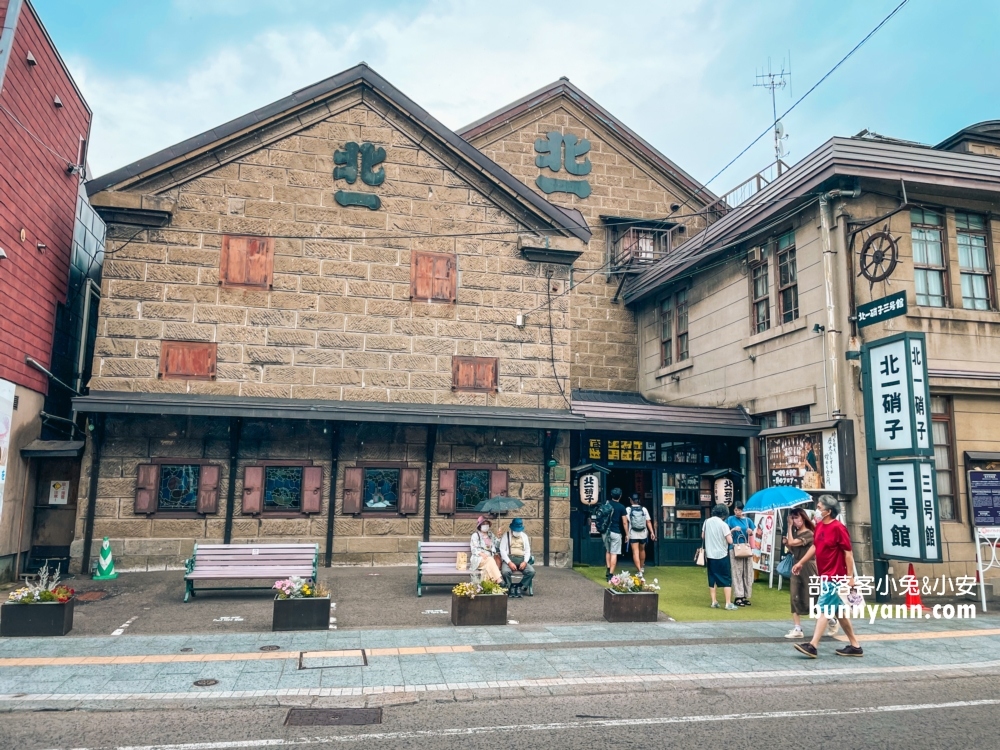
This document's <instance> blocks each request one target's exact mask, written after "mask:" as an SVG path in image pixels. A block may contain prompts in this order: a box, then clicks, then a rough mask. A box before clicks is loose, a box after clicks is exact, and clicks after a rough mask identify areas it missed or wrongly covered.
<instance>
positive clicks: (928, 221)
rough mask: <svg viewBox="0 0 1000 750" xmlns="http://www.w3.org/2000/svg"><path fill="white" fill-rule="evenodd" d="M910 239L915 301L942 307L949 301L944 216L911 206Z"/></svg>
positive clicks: (927, 305)
mask: <svg viewBox="0 0 1000 750" xmlns="http://www.w3.org/2000/svg"><path fill="white" fill-rule="evenodd" d="M910 241H911V244H912V246H913V285H914V287H915V290H916V298H917V304H918V305H920V306H923V307H945V306H946V305H947V304H948V295H947V288H948V284H947V281H946V279H947V266H946V265H945V256H944V218H943V217H942V216H941V215H940V214H938V213H935V212H933V211H928V210H925V209H922V208H914V209H911V210H910Z"/></svg>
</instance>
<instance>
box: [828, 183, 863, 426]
mask: <svg viewBox="0 0 1000 750" xmlns="http://www.w3.org/2000/svg"><path fill="white" fill-rule="evenodd" d="M860 195H861V189H860V188H855V189H854V190H830V191H828V192H826V193H823V194H822V195H820V197H819V220H820V229H821V231H820V234H821V235H822V240H823V292H824V294H825V297H826V331H825V336H826V356H825V357H824V365H823V369H824V372H825V371H826V370H827V369H828V368H829V371H830V373H831V376H832V383H830V385H828V386H827V389H826V409H827V416H828V418H829V419H836V418H837V417H840V416H841V411H840V373H839V371H838V369H837V364H838V363H837V349H838V347H837V338H836V337H837V335H838V334H840V333H842V331H839V330H838V329H837V290H836V284H835V276H834V274H835V272H836V266H835V265H834V255H835V254H836V252H837V251H836V250H835V249H834V248H833V242H832V241H831V238H830V231H831V228H832V227H833V216H832V209H831V206H830V201H831V200H833V199H835V198H857V197H859V196H860Z"/></svg>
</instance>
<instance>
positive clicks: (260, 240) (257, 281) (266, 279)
mask: <svg viewBox="0 0 1000 750" xmlns="http://www.w3.org/2000/svg"><path fill="white" fill-rule="evenodd" d="M273 267H274V239H273V238H271V237H254V238H253V239H251V240H249V241H248V242H247V273H246V285H247V286H259V287H261V288H263V289H268V288H270V286H271V283H272V276H273V274H272V269H273Z"/></svg>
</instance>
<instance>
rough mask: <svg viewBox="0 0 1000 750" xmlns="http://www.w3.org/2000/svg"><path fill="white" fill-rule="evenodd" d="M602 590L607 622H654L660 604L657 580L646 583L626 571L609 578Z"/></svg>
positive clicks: (640, 577)
mask: <svg viewBox="0 0 1000 750" xmlns="http://www.w3.org/2000/svg"><path fill="white" fill-rule="evenodd" d="M608 586H609V587H608V588H607V589H605V590H604V619H605V620H607V621H608V622H656V617H657V610H658V608H659V603H660V595H659V591H660V586H659V580H658V579H656V578H654V579H653V582H652V583H647V582H646V579H645V578H643V577H642V576H641V575H638V574H635V575H633V574H632V573H629V572H628V571H627V570H626V571H622V572H621V573H618V574H617V575H614V576H612V577H611V581H610V582H609V584H608Z"/></svg>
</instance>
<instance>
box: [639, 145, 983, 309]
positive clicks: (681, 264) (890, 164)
mask: <svg viewBox="0 0 1000 750" xmlns="http://www.w3.org/2000/svg"><path fill="white" fill-rule="evenodd" d="M837 177H845V178H847V177H853V178H869V179H879V180H887V181H892V182H896V183H898V182H899V181H900V180H903V181H905V182H906V184H908V185H909V184H912V185H934V186H939V187H950V188H961V189H968V190H983V191H991V192H1000V159H997V158H996V157H992V156H980V155H977V154H963V153H956V152H954V151H938V150H935V149H930V148H927V147H924V146H912V145H905V144H900V143H896V142H892V141H881V140H869V139H864V138H831V139H830V140H828V141H827V142H826V143H824V144H823V145H822V146H820V147H819V148H818V149H816V150H815V151H813V152H812V153H811V154H809V155H808V156H806V157H805V158H804V159H802V161H800V162H799V163H798V164H796V165H795V166H794V167H792V168H791V169H790V170H788V171H787V172H785V173H784V174H783V175H782V176H781V177H779V178H778V179H776V180H775V181H774V182H772V183H770V184H769V185H768V186H767V187H765V188H764V189H763V190H761V191H760V192H759V193H757V194H755V195H754V196H753V198H751V199H750V200H748V201H747V202H746V203H743V204H741V205H739V206H737V207H736V208H735V209H733V210H732V211H731V212H729V213H728V214H726V215H725V216H723V217H722V218H721V219H719V220H718V221H717V222H715V223H714V224H712V225H711V226H709V227H708V228H707V229H705V230H703V231H702V232H701V233H700V234H697V235H695V236H694V237H692V238H691V239H689V240H688V241H687V242H685V243H684V244H682V245H680V246H679V247H678V248H676V249H675V250H674V251H672V252H671V253H670V254H669V255H668V256H667V257H666V258H664V259H663V260H661V261H660V262H658V263H657V264H655V265H653V266H652V267H650V268H649V269H648V270H646V271H645V272H643V273H642V274H641V275H639V276H637V277H635V278H634V279H633V280H631V282H630V283H629V284H628V285H627V286H626V288H625V295H624V298H625V302H626V304H631V303H634V302H638V301H639V300H641V299H643V298H644V297H647V296H649V295H650V294H655V293H656V292H657V291H658V290H660V289H661V288H663V287H664V286H665V285H666V284H668V283H669V282H670V281H671V280H673V279H676V278H677V277H678V276H680V275H681V274H683V273H684V272H686V271H689V270H690V269H693V268H695V267H697V266H699V265H700V264H702V263H705V262H706V261H708V260H710V259H712V258H715V257H717V256H718V255H720V254H721V253H723V252H725V251H726V250H727V249H729V248H731V247H733V246H735V245H737V244H740V243H742V242H744V241H746V240H748V239H749V238H751V237H753V236H754V235H755V234H758V233H760V232H762V231H765V230H766V229H767V228H768V227H769V226H770V223H777V222H779V221H781V220H782V217H783V216H785V215H787V214H788V213H789V212H790V211H793V210H794V209H796V208H797V207H798V208H801V206H802V204H803V203H805V202H807V201H815V200H818V198H819V193H820V192H821V190H822V189H825V183H827V181H829V180H831V179H832V178H837Z"/></svg>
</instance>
